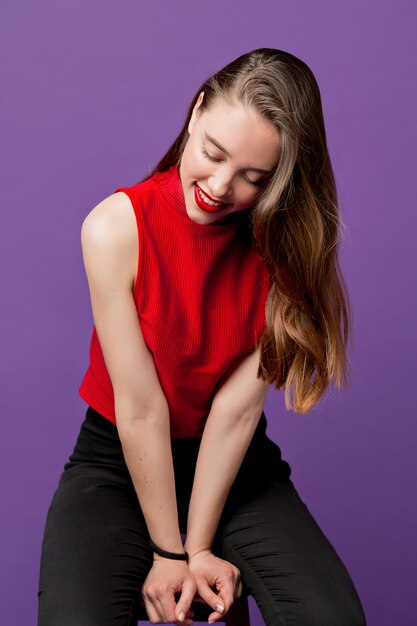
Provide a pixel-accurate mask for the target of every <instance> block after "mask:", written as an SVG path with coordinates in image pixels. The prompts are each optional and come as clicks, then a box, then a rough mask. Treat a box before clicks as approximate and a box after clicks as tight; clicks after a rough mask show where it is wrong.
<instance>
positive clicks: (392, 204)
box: [0, 0, 417, 626]
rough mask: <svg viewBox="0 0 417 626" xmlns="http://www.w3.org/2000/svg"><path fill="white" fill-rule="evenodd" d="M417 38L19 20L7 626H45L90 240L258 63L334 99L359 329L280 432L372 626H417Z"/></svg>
mask: <svg viewBox="0 0 417 626" xmlns="http://www.w3.org/2000/svg"><path fill="white" fill-rule="evenodd" d="M415 18H416V5H415V3H412V2H411V1H405V0H403V1H400V2H399V1H398V0H397V1H396V2H395V3H394V2H393V1H392V2H391V1H390V2H388V1H384V2H381V1H379V2H377V1H375V0H373V1H372V2H371V1H368V2H366V3H364V2H358V1H357V0H355V1H354V2H352V1H350V2H349V3H348V2H343V3H342V2H330V1H324V0H316V1H315V2H311V1H310V0H309V1H307V0H305V1H294V0H293V1H292V2H288V3H284V2H277V1H265V0H264V1H263V2H262V1H261V2H257V3H255V2H247V1H243V0H240V1H237V0H236V1H232V0H229V1H228V2H226V1H219V0H206V1H205V2H201V1H200V2H192V1H191V0H189V1H185V0H181V1H180V0H170V1H168V0H166V1H165V2H164V1H161V0H152V2H147V3H144V2H138V1H135V2H133V1H129V2H128V1H125V2H109V1H106V2H104V1H103V0H100V1H97V0H96V1H90V2H85V0H83V1H82V2H81V1H79V0H78V1H76V0H72V1H71V2H62V0H60V1H58V0H53V1H52V0H44V1H42V2H36V3H33V2H28V1H27V0H25V1H22V0H20V1H18V2H16V1H15V2H12V0H2V2H1V6H0V54H1V58H2V63H1V67H0V80H1V90H2V98H1V128H0V144H1V154H2V159H1V164H0V166H1V167H0V176H1V178H2V181H1V182H2V188H1V189H2V193H1V199H2V209H1V223H0V232H1V246H0V253H1V259H0V267H1V272H2V276H1V287H2V288H1V296H2V297H1V314H2V317H1V319H2V323H1V326H0V333H1V337H0V340H1V348H2V354H3V357H2V359H1V378H0V380H1V385H2V389H1V394H0V402H1V415H2V430H3V437H2V454H1V468H0V469H1V472H0V475H1V480H2V486H1V497H2V504H3V507H2V508H3V511H2V514H1V517H0V520H1V521H0V524H1V537H2V543H3V547H2V550H1V555H2V556H1V561H2V563H1V577H2V579H1V580H0V590H1V591H0V593H1V594H2V596H4V597H2V598H1V601H0V605H1V609H0V622H1V623H2V624H7V625H8V626H29V625H31V624H35V621H36V606H37V596H36V593H37V584H38V568H39V559H40V550H41V537H42V532H43V527H44V522H45V517H46V512H47V508H48V506H49V502H50V499H51V497H52V494H53V491H54V490H55V487H56V484H57V481H58V477H59V474H60V472H61V471H62V468H63V465H64V463H65V462H66V460H67V457H68V455H69V454H70V453H71V451H72V448H73V445H74V443H75V439H76V436H77V434H78V431H79V428H80V424H81V422H82V420H83V417H84V412H85V410H86V405H85V403H84V402H83V401H82V400H81V398H80V397H79V396H78V386H79V384H80V382H81V378H82V376H83V375H84V372H85V369H86V367H87V364H88V347H89V340H90V335H91V330H92V314H91V308H90V302H89V293H88V286H87V281H86V277H85V273H84V268H83V264H82V256H81V246H80V228H81V223H82V221H83V219H84V217H85V216H86V215H87V213H88V212H89V211H90V210H91V209H92V208H93V207H94V206H95V205H96V204H97V203H98V202H99V201H101V200H102V199H103V198H105V197H106V196H107V195H109V194H110V193H112V191H113V190H114V189H115V188H116V187H117V186H122V185H130V184H133V183H135V182H136V181H137V180H138V179H139V178H141V177H142V176H143V175H144V174H145V173H146V172H147V170H148V168H150V167H153V166H154V165H155V164H156V162H157V160H159V158H160V157H161V156H162V154H163V153H164V152H165V150H166V149H167V148H168V146H169V145H170V144H171V142H172V140H173V139H174V137H175V136H176V135H177V133H178V132H179V130H180V127H181V126H182V123H183V120H184V117H185V114H186V110H187V108H188V105H189V102H190V100H191V97H192V95H193V94H194V91H195V90H196V89H197V87H198V85H199V84H200V83H201V82H202V81H203V80H204V79H205V78H206V77H207V76H208V75H210V74H211V73H213V72H214V71H217V70H218V69H220V68H221V67H222V66H223V65H225V64H226V63H227V62H229V61H231V60H232V59H234V58H235V57H237V56H238V55H240V54H242V53H243V52H247V51H249V50H252V49H254V48H257V47H261V46H268V47H275V48H281V49H284V50H288V51H289V52H292V53H294V54H296V55H297V56H299V57H301V58H302V59H303V60H304V61H306V62H307V63H308V65H309V66H310V67H311V69H312V70H313V72H314V73H315V75H316V77H317V80H318V82H319V85H320V88H321V93H322V99H323V107H324V114H325V120H326V127H327V133H328V143H329V149H330V153H331V158H332V162H333V166H334V169H335V173H336V178H337V184H338V189H339V197H340V206H341V209H342V213H343V217H344V221H345V223H346V225H347V233H346V236H345V240H344V243H343V246H342V250H341V263H342V268H343V271H344V273H345V275H346V278H347V281H348V285H349V289H350V294H351V298H352V305H353V312H354V318H355V328H354V332H355V343H354V347H353V349H352V350H351V352H350V358H351V362H352V370H353V375H352V382H351V385H350V387H349V388H348V389H344V390H343V391H341V392H337V391H336V390H333V391H332V392H331V394H328V396H327V399H326V400H325V402H324V403H323V405H322V406H321V408H319V409H316V410H313V411H312V412H311V413H309V414H307V415H304V416H301V415H297V414H294V413H292V412H288V411H286V410H285V406H284V398H283V392H282V391H280V392H277V391H274V390H273V389H270V392H269V395H268V399H267V404H266V407H265V413H266V415H267V418H268V421H269V427H268V432H269V435H270V436H271V437H272V438H273V439H274V440H275V441H276V442H277V443H278V444H279V445H280V447H281V450H282V453H283V457H284V459H286V460H287V461H288V462H289V463H290V465H291V467H292V479H293V481H294V484H295V486H296V488H297V489H298V491H299V493H300V495H301V497H302V498H303V500H304V501H305V502H306V503H307V505H308V507H309V509H310V511H311V512H312V514H313V515H314V516H315V518H316V520H317V521H318V523H319V524H320V526H321V528H322V530H323V532H324V533H325V534H326V535H327V537H328V538H329V540H330V541H331V542H332V543H333V545H334V547H335V548H336V550H337V552H338V553H339V555H340V556H341V558H342V559H343V561H344V563H345V564H346V566H347V568H348V570H349V571H350V573H351V576H352V578H353V580H354V582H355V585H356V587H357V589H358V592H359V594H360V596H361V599H362V602H363V605H364V609H365V612H366V615H367V619H368V626H394V625H397V624H401V626H411V625H412V624H415V615H416V613H417V602H416V595H417V594H416V583H417V575H416V552H417V550H416V545H417V544H416V534H415V529H416V527H417V525H416V522H417V516H416V506H417V503H416V487H415V485H416V480H417V472H416V463H415V449H416V430H417V427H416V408H415V407H416V405H417V394H416V387H417V372H416V367H415V355H416V348H417V346H416V343H417V342H416V332H415V325H416V272H415V267H416V264H415V249H416V244H417V241H416V239H417V237H416V230H417V229H416V226H417V218H416V209H415V198H416V192H417V189H416V175H415V171H414V167H415V163H416V159H415V145H416V139H417V137H416V124H415V114H416V98H415V95H416V93H415V92H416V84H415V76H416V75H417V72H416V69H417V68H416V54H415V52H416V50H415V45H413V44H414V41H415V40H414V35H415V28H416V19H415ZM250 608H251V613H252V617H253V620H252V623H253V625H254V626H259V625H260V624H262V619H261V618H260V614H259V611H258V609H257V606H256V604H255V603H254V602H253V599H251V600H250ZM335 626H336V625H335Z"/></svg>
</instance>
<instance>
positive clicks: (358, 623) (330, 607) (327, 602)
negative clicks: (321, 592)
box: [296, 598, 366, 626]
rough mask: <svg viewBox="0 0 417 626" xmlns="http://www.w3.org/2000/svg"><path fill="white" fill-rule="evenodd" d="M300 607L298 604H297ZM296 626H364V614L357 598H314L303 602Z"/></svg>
mask: <svg viewBox="0 0 417 626" xmlns="http://www.w3.org/2000/svg"><path fill="white" fill-rule="evenodd" d="M299 608H300V606H299ZM296 624H297V626H366V619H365V614H364V611H363V608H362V605H361V603H360V601H359V598H349V599H348V600H344V601H343V600H341V601H339V602H337V601H335V599H334V598H327V599H326V598H323V599H322V601H319V600H318V599H316V601H315V602H314V603H311V604H307V603H306V604H303V605H302V610H301V611H299V614H298V615H297V618H296Z"/></svg>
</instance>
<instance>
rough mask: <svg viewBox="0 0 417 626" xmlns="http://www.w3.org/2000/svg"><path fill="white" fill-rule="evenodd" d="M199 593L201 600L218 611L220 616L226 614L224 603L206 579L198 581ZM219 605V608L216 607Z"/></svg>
mask: <svg viewBox="0 0 417 626" xmlns="http://www.w3.org/2000/svg"><path fill="white" fill-rule="evenodd" d="M198 593H199V595H200V597H201V598H203V600H204V602H205V603H206V604H208V605H209V606H211V608H212V609H214V610H215V611H218V613H219V615H221V614H222V613H224V609H225V606H224V604H223V602H222V601H221V600H220V601H219V597H218V595H217V593H214V591H212V590H211V589H210V587H209V585H208V583H207V581H206V580H205V579H204V578H199V579H198ZM216 605H217V606H216Z"/></svg>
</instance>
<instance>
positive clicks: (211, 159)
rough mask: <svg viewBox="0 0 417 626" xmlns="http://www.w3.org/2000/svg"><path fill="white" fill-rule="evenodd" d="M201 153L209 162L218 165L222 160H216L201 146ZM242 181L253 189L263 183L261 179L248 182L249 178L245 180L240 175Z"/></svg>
mask: <svg viewBox="0 0 417 626" xmlns="http://www.w3.org/2000/svg"><path fill="white" fill-rule="evenodd" d="M201 152H202V154H203V156H204V157H205V158H206V159H209V160H210V161H214V162H215V163H219V162H220V161H221V160H222V159H216V158H215V157H212V156H211V155H210V154H209V153H208V152H207V150H206V148H205V146H204V145H203V146H202V148H201ZM242 176H243V178H244V180H245V181H246V182H247V183H249V184H250V185H252V186H253V187H260V186H261V185H262V184H263V183H264V179H263V178H261V180H257V181H256V182H255V181H253V180H249V178H246V176H245V175H244V174H242Z"/></svg>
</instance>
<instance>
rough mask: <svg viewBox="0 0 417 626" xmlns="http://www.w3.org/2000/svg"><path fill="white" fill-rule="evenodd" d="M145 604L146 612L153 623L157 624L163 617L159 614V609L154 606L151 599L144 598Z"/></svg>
mask: <svg viewBox="0 0 417 626" xmlns="http://www.w3.org/2000/svg"><path fill="white" fill-rule="evenodd" d="M144 605H145V609H146V613H147V615H148V617H149V619H150V621H151V622H152V623H153V624H157V623H158V622H159V621H160V619H161V618H160V616H159V613H158V611H157V610H156V608H155V607H154V605H153V603H152V602H151V601H150V600H148V599H147V598H144Z"/></svg>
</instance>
